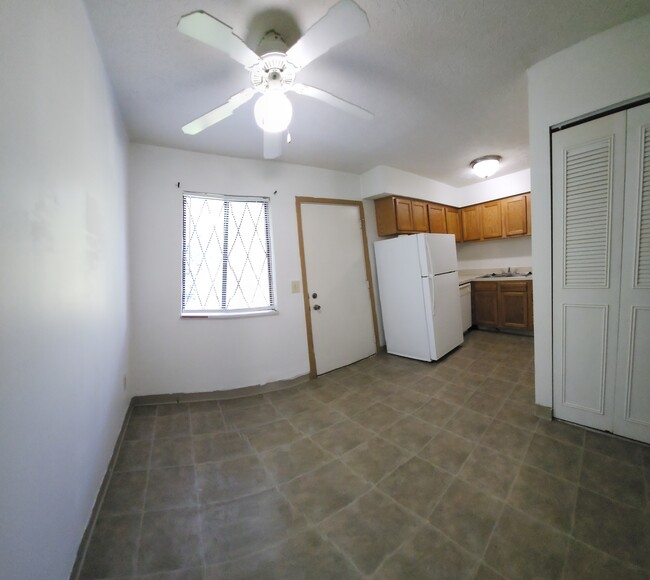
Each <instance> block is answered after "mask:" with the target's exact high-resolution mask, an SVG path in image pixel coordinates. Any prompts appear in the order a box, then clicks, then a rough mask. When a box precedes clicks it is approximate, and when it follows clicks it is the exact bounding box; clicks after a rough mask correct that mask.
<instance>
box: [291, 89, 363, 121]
mask: <svg viewBox="0 0 650 580" xmlns="http://www.w3.org/2000/svg"><path fill="white" fill-rule="evenodd" d="M291 90H292V91H295V92H296V93H298V94H299V95H305V96H307V97H313V98H314V99H318V100H319V101H323V102H324V103H327V104H328V105H332V106H333V107H337V108H338V109H341V110H342V111H345V112H346V113H351V114H353V115H356V116H357V117H361V118H362V119H373V118H374V117H375V115H374V114H373V113H371V112H370V111H366V109H362V108H361V107H359V106H358V105H353V104H352V103H350V102H348V101H344V100H343V99H339V98H338V97H335V96H334V95H333V94H331V93H328V92H327V91H323V90H321V89H317V88H316V87H310V86H308V85H303V84H301V83H295V84H294V85H293V86H292V87H291Z"/></svg>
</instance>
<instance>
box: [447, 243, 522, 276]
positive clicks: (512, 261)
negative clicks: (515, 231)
mask: <svg viewBox="0 0 650 580" xmlns="http://www.w3.org/2000/svg"><path fill="white" fill-rule="evenodd" d="M456 251H457V254H458V269H459V270H483V269H500V268H508V267H511V268H517V269H518V270H523V269H524V268H526V267H530V265H531V264H532V263H533V259H532V250H531V238H530V236H522V237H521V238H509V239H505V240H491V241H483V242H464V243H462V244H457V245H456Z"/></svg>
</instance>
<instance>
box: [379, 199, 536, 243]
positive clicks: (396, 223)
mask: <svg viewBox="0 0 650 580" xmlns="http://www.w3.org/2000/svg"><path fill="white" fill-rule="evenodd" d="M375 214H376V218H377V233H378V234H379V235H380V236H394V235H396V234H417V233H420V232H430V233H432V234H453V235H454V236H455V237H456V242H471V241H476V240H492V239H497V238H506V237H511V236H525V235H530V193H523V194H521V195H514V196H511V197H505V198H501V199H495V200H494V201H488V202H485V203H480V204H477V205H470V206H467V207H464V208H462V209H461V208H457V207H450V206H446V205H441V204H439V203H432V202H426V201H422V200H419V199H411V198H408V197H398V196H396V195H388V196H386V197H380V198H379V199H376V200H375Z"/></svg>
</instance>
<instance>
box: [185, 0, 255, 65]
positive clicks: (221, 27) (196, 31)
mask: <svg viewBox="0 0 650 580" xmlns="http://www.w3.org/2000/svg"><path fill="white" fill-rule="evenodd" d="M178 30H179V31H180V32H182V33H183V34H186V35H187V36H190V37H192V38H194V39H196V40H200V41H201V42H204V43H205V44H208V45H210V46H212V47H214V48H216V49H218V50H221V51H223V52H225V53H227V54H229V55H230V56H231V57H232V58H234V59H235V60H236V61H237V62H240V63H241V64H243V65H244V66H245V67H251V66H253V65H254V64H256V63H257V62H258V61H259V60H260V57H259V56H257V55H256V54H255V53H254V52H253V51H252V50H251V49H250V48H248V46H246V43H245V42H244V41H243V40H242V39H241V38H239V36H237V35H236V34H235V33H234V32H233V31H232V28H230V26H228V25H226V24H224V23H223V22H221V21H220V20H217V19H216V18H214V16H210V15H209V14H208V13H207V12H203V11H202V10H197V11H196V12H192V13H191V14H187V15H186V16H182V17H181V19H180V20H179V21H178Z"/></svg>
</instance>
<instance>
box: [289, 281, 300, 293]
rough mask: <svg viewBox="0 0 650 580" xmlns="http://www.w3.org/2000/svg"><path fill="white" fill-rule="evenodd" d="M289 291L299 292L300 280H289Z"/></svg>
mask: <svg viewBox="0 0 650 580" xmlns="http://www.w3.org/2000/svg"><path fill="white" fill-rule="evenodd" d="M291 293H292V294H299V293H300V280H292V281H291Z"/></svg>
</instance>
